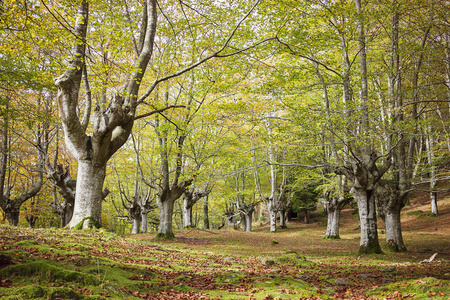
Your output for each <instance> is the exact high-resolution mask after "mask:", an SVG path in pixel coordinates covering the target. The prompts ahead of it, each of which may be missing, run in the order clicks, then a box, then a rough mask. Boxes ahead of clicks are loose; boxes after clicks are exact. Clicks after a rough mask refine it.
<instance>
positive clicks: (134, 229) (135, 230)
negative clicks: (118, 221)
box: [131, 219, 141, 234]
mask: <svg viewBox="0 0 450 300" xmlns="http://www.w3.org/2000/svg"><path fill="white" fill-rule="evenodd" d="M140 223H141V220H140V219H132V224H131V234H138V233H139V227H140Z"/></svg>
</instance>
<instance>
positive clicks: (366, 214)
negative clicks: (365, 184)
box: [353, 188, 382, 254]
mask: <svg viewBox="0 0 450 300" xmlns="http://www.w3.org/2000/svg"><path fill="white" fill-rule="evenodd" d="M372 193H373V191H370V190H369V191H368V190H365V189H358V188H353V196H354V198H355V200H356V202H357V203H358V210H359V221H360V227H361V240H360V243H359V246H360V247H359V253H360V254H362V253H382V251H381V247H380V244H379V242H378V231H377V214H376V209H375V200H374V197H372Z"/></svg>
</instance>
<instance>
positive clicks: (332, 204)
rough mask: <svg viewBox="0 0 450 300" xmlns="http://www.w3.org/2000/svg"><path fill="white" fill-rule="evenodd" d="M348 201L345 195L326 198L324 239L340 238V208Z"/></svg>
mask: <svg viewBox="0 0 450 300" xmlns="http://www.w3.org/2000/svg"><path fill="white" fill-rule="evenodd" d="M349 201H350V199H349V198H346V197H345V196H339V197H333V196H332V197H330V198H329V199H327V205H326V207H327V217H328V218H327V219H328V221H327V231H326V233H325V238H326V239H340V238H341V237H340V235H339V224H340V219H341V210H342V209H343V208H344V206H345V205H346V204H347V203H348V202H349Z"/></svg>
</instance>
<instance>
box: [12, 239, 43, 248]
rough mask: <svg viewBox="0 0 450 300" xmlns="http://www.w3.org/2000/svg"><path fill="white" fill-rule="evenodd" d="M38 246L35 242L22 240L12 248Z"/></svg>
mask: <svg viewBox="0 0 450 300" xmlns="http://www.w3.org/2000/svg"><path fill="white" fill-rule="evenodd" d="M37 245H39V244H38V242H36V241H35V240H23V241H20V242H17V243H15V244H14V246H24V247H33V246H37Z"/></svg>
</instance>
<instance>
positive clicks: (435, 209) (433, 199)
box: [430, 192, 439, 215]
mask: <svg viewBox="0 0 450 300" xmlns="http://www.w3.org/2000/svg"><path fill="white" fill-rule="evenodd" d="M430 198H431V213H432V214H433V215H438V214H439V211H438V206H437V193H436V192H431V193H430Z"/></svg>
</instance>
